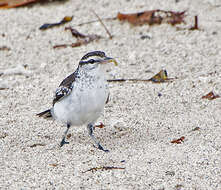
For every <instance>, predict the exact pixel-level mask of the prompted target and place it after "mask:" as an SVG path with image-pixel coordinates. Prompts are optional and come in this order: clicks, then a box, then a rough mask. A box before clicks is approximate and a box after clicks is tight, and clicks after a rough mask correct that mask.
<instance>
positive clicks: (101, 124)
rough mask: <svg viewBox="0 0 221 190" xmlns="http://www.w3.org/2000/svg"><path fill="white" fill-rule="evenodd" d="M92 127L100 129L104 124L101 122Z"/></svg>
mask: <svg viewBox="0 0 221 190" xmlns="http://www.w3.org/2000/svg"><path fill="white" fill-rule="evenodd" d="M94 128H100V129H101V128H104V124H103V123H100V124H99V125H95V126H94Z"/></svg>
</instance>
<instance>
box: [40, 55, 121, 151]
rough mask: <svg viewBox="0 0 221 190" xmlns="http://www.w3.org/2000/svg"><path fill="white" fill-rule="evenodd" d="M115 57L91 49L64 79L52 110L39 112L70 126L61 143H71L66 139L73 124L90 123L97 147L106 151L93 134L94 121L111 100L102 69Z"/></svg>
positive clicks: (56, 94) (90, 132) (56, 93)
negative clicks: (74, 69)
mask: <svg viewBox="0 0 221 190" xmlns="http://www.w3.org/2000/svg"><path fill="white" fill-rule="evenodd" d="M110 62H113V63H115V65H117V62H116V60H115V59H113V58H110V57H107V56H106V55H105V53H104V52H102V51H93V52H89V53H87V54H86V55H84V56H83V57H82V59H81V60H80V62H79V65H78V68H77V69H76V71H75V72H74V73H72V74H71V75H69V76H68V77H67V78H65V79H64V80H63V81H62V82H61V84H60V85H59V87H58V88H57V90H56V91H55V96H54V99H53V106H52V108H51V109H48V110H46V111H43V112H41V113H38V114H37V116H39V117H43V118H46V119H49V118H53V119H55V120H57V121H60V122H62V123H64V124H66V125H67V129H66V131H65V133H64V135H63V138H62V141H61V143H60V146H61V147H62V146H63V145H64V144H69V142H66V141H65V138H66V135H67V133H68V130H69V129H70V127H71V126H72V125H74V126H80V125H84V124H86V125H87V129H88V132H89V135H90V137H91V138H92V140H93V141H94V143H95V144H96V146H97V148H98V149H100V150H103V151H105V152H107V151H108V150H105V149H104V148H103V147H102V146H101V144H100V143H99V142H98V141H97V139H96V138H95V136H94V134H93V130H94V124H95V122H96V120H97V119H98V118H99V116H100V115H101V113H102V112H103V110H104V106H105V104H106V103H107V102H108V100H109V90H108V84H107V80H106V77H105V72H104V71H103V69H102V68H103V67H102V65H103V64H106V63H110Z"/></svg>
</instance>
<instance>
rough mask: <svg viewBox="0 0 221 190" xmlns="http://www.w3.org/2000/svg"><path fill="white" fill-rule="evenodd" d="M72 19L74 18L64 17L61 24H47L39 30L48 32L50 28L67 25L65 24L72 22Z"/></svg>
mask: <svg viewBox="0 0 221 190" xmlns="http://www.w3.org/2000/svg"><path fill="white" fill-rule="evenodd" d="M72 18H73V16H66V17H64V18H63V19H62V20H61V21H60V22H57V23H51V24H49V23H46V24H43V25H42V26H41V27H40V28H39V29H40V30H46V29H48V28H52V27H55V26H60V25H62V24H65V23H67V22H70V21H72Z"/></svg>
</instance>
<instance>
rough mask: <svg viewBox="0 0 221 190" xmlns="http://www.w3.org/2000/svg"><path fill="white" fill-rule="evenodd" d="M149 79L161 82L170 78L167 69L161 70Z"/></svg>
mask: <svg viewBox="0 0 221 190" xmlns="http://www.w3.org/2000/svg"><path fill="white" fill-rule="evenodd" d="M149 80H150V81H152V82H156V83H160V82H166V81H168V80H170V79H169V78H168V75H167V71H166V70H161V71H160V72H159V73H157V74H156V75H154V76H153V77H151V78H150V79H149Z"/></svg>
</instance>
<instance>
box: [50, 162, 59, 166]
mask: <svg viewBox="0 0 221 190" xmlns="http://www.w3.org/2000/svg"><path fill="white" fill-rule="evenodd" d="M49 166H53V167H56V166H58V164H55V163H54V164H49Z"/></svg>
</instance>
